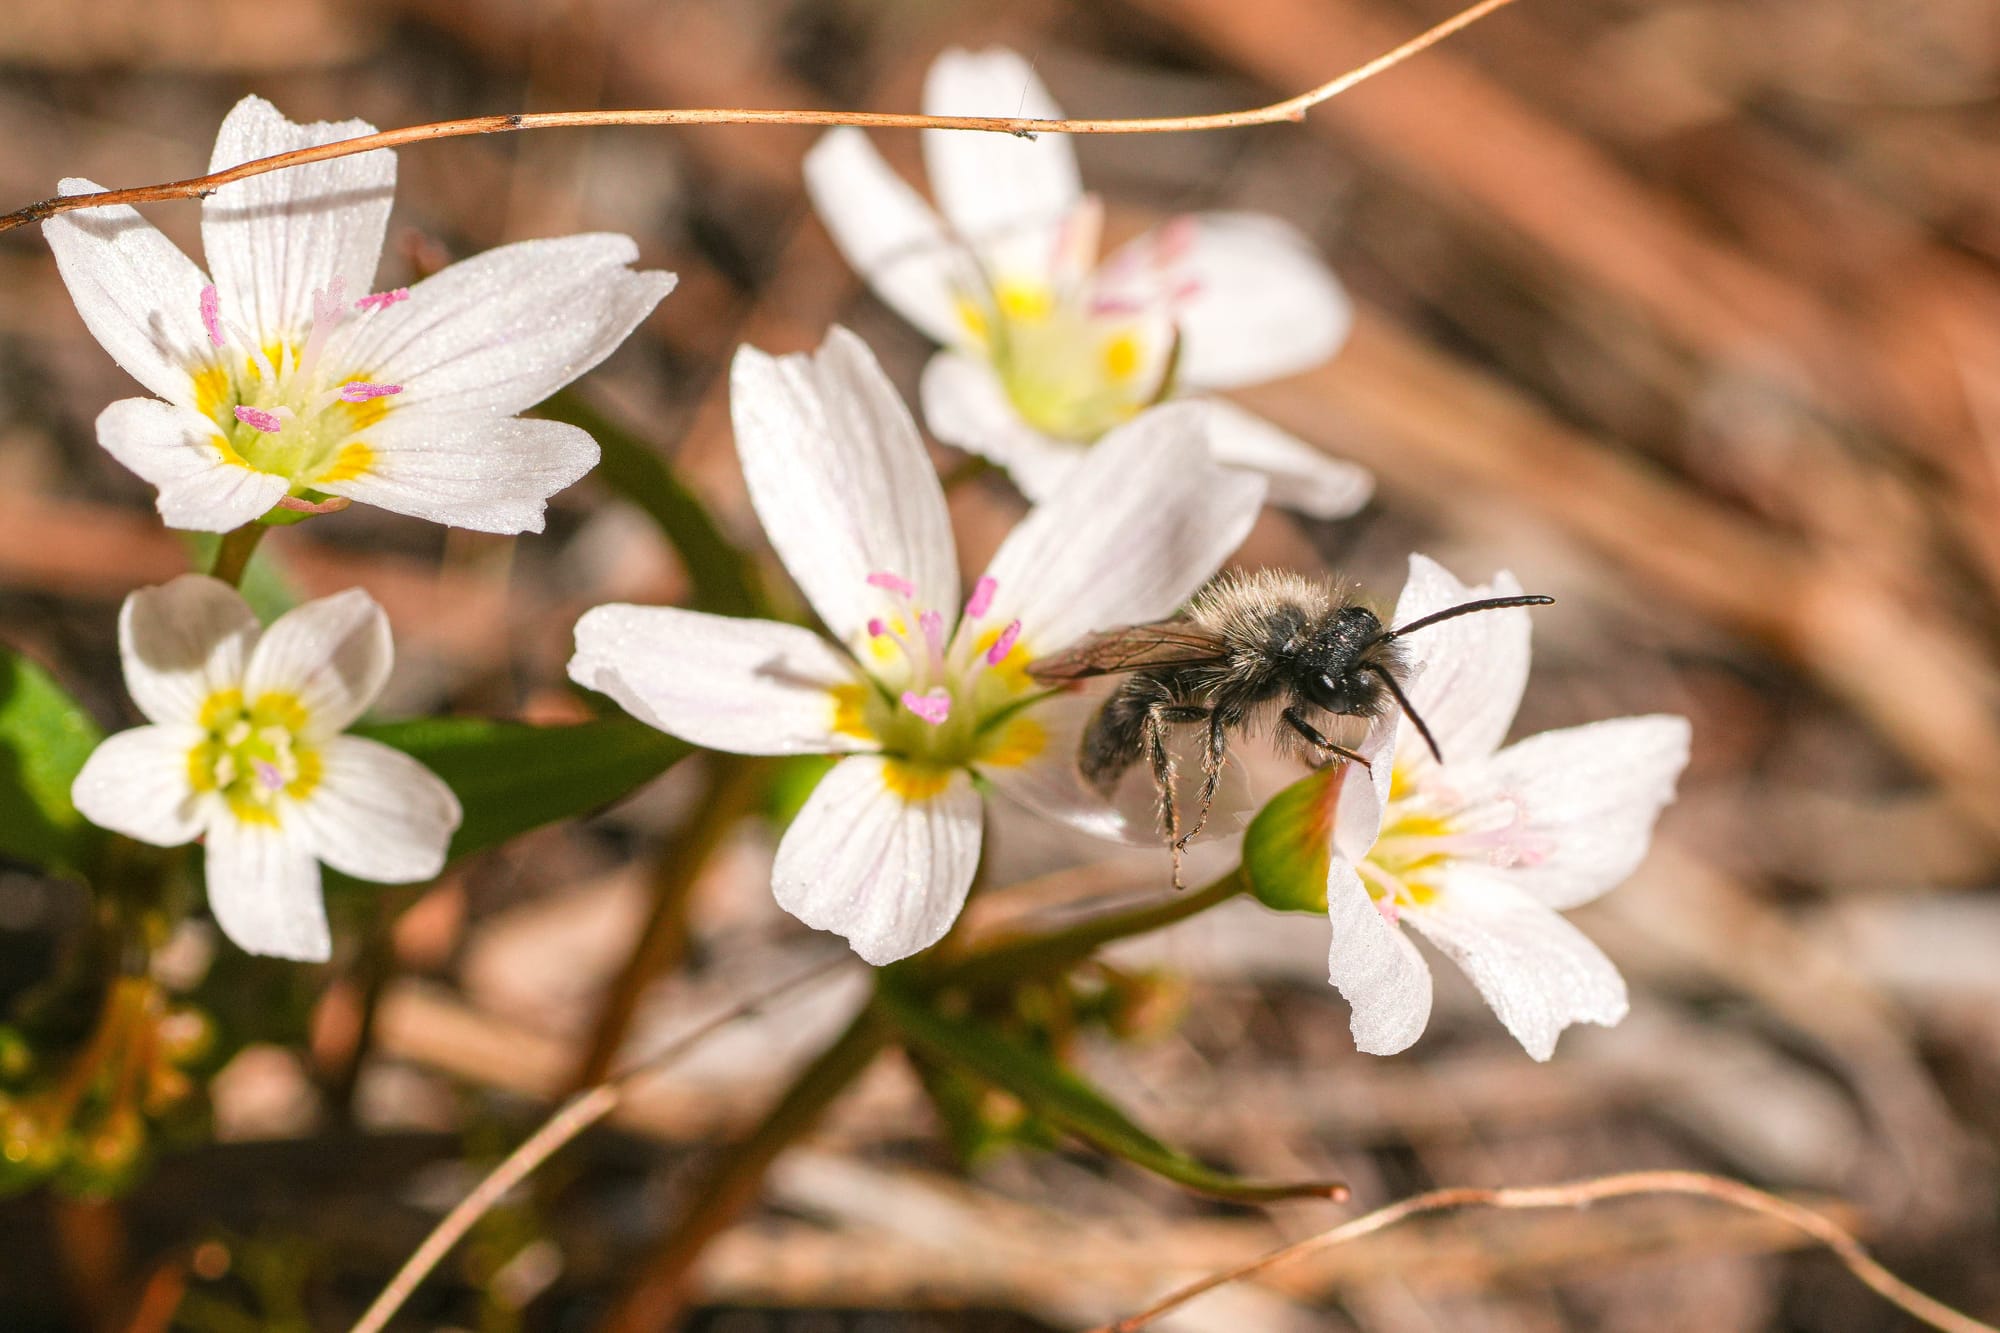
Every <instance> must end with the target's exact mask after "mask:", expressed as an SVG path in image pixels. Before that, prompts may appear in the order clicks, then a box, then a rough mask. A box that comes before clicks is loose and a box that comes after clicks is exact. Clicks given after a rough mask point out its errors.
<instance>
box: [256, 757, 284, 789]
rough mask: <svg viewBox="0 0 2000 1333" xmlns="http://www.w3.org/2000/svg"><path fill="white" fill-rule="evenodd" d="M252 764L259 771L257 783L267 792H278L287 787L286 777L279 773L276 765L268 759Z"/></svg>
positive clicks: (257, 760)
mask: <svg viewBox="0 0 2000 1333" xmlns="http://www.w3.org/2000/svg"><path fill="white" fill-rule="evenodd" d="M251 763H252V765H253V766H254V767H255V768H256V770H257V781H258V783H259V784H261V785H262V786H263V788H264V790H265V791H277V790H278V789H279V788H281V787H283V786H284V785H285V775H284V774H283V773H281V772H279V771H278V766H277V765H276V764H274V763H272V762H270V761H269V760H268V759H255V760H252V761H251Z"/></svg>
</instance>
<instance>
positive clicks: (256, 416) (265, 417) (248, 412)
mask: <svg viewBox="0 0 2000 1333" xmlns="http://www.w3.org/2000/svg"><path fill="white" fill-rule="evenodd" d="M236 419H237V420H238V421H240V422H242V423H243V424H244V425H246V426H248V427H250V428H251V429H252V430H261V431H263V432H264V433H265V434H266V435H276V434H277V433H278V432H279V431H281V430H283V429H284V428H285V423H284V420H283V418H281V417H279V415H278V414H277V413H276V412H266V411H264V410H263V409H262V408H259V407H239V408H237V409H236Z"/></svg>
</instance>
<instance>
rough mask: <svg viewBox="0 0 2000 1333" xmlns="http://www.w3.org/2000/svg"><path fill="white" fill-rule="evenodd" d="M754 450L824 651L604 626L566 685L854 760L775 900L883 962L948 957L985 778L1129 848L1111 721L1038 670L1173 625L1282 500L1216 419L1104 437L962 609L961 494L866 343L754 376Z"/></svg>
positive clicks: (709, 619) (757, 501)
mask: <svg viewBox="0 0 2000 1333" xmlns="http://www.w3.org/2000/svg"><path fill="white" fill-rule="evenodd" d="M731 409H732V413H733V416H734V421H735V428H736V446H737V451H738V453H739V454H740V456H741V458H742V463H743V474H744V480H745V483H746V484H747V486H748V488H749V492H750V499H751V502H752V504H753V505H754V506H755V507H756V510H757V515H758V518H759V519H760V520H761V521H762V522H763V525H764V531H765V533H766V534H767V535H768V536H769V538H770V541H771V544H772V545H773V546H774V547H775V548H776V549H777V552H778V555H779V557H780V558H781V559H782V560H783V561H784V563H785V567H786V568H787V569H788V570H790V571H791V574H792V577H793V578H794V579H795V580H796V581H797V583H798V585H799V587H800V589H801V590H802V591H803V592H804V593H805V595H806V598H807V600H808V601H810V602H811V603H812V606H813V609H814V610H815V611H816V612H818V613H819V618H820V620H821V621H822V622H824V623H825V625H826V627H827V628H828V630H829V631H831V633H832V635H833V641H832V642H829V641H828V640H827V639H825V638H822V637H821V636H820V635H818V634H815V633H813V632H812V631H810V630H806V629H801V628H799V627H797V626H793V625H781V624H776V623H773V622H770V621H761V620H741V619H729V618H725V617H720V616H712V615H705V614H702V613H699V612H695V611H686V610H680V609H677V608H672V607H643V606H622V605H612V606H600V607H597V608H595V609H594V610H592V611H590V612H588V613H586V614H585V615H584V617H583V618H582V620H580V621H579V622H578V624H577V627H576V655H575V656H574V657H573V658H572V659H571V660H570V664H569V672H570V676H571V678H572V679H574V680H576V681H577V682H578V683H579V684H581V685H585V686H588V687H589V688H591V689H595V690H602V691H604V692H605V693H607V694H609V695H610V696H611V697H612V698H614V699H616V700H617V701H618V702H619V703H620V704H621V705H622V706H624V708H625V709H626V710H627V711H629V712H630V713H632V714H633V716H635V717H637V718H639V719H641V720H642V721H645V722H648V723H650V724H652V725H653V726H656V727H659V728H661V729H662V730H664V731H668V732H671V733H673V734H674V735H677V736H680V737H683V738H684V739H687V740H690V741H693V742H694V743H695V744H697V745H704V746H708V747H709V748H711V749H717V750H728V751H733V752H735V753H739V754H839V755H845V756H847V757H846V758H843V759H842V760H841V761H840V763H839V764H837V765H836V766H835V767H834V768H833V770H832V771H831V772H829V773H828V774H827V775H826V777H825V778H824V779H823V780H822V781H821V782H820V784H819V786H818V788H817V789H816V790H815V791H814V792H813V794H812V797H811V798H810V799H809V800H808V801H807V802H806V804H805V807H804V808H803V809H802V810H801V811H800V812H799V814H798V817H797V818H796V819H795V820H794V821H793V823H792V826H791V828H790V829H789V830H788V831H787V832H786V834H785V837H784V841H783V842H782V844H781V845H780V846H779V848H778V856H777V863H776V866H775V867H774V870H773V875H772V888H773V891H774V892H775V893H776V895H777V898H778V901H779V903H780V904H781V905H782V906H783V907H784V908H785V909H786V910H787V911H789V912H791V913H792V914H793V915H795V916H797V917H799V918H800V919H801V920H803V921H805V922H806V923H807V924H808V925H812V926H816V927H818V928H820V929H824V930H831V931H835V932H837V933H839V934H841V935H844V936H845V937H846V938H847V939H848V940H849V942H850V943H852V944H853V946H854V950H855V952H856V953H858V954H860V955H861V956H862V957H863V958H865V959H867V960H868V961H869V962H871V963H878V964H879V963H888V962H893V961H894V960H896V959H898V958H903V957H906V956H908V955H909V954H912V953H915V952H916V951H918V950H919V949H923V948H926V947H928V946H929V945H931V944H934V943H936V942H937V941H938V940H939V939H940V938H942V937H943V935H944V933H945V931H946V930H948V929H949V928H950V926H951V923H952V922H953V920H955V919H956V918H957V916H958V912H959V908H960V907H961V906H962V905H963V904H964V902H965V896H966V893H967V891H968V890H969V889H970V887H971V884H972V876H973V871H974V870H975V868H976V867H977V865H978V861H979V848H980V838H981V825H982V811H981V802H982V797H981V793H980V790H979V788H978V786H977V785H976V784H975V781H974V780H975V778H977V779H979V780H980V781H981V782H983V783H984V784H986V785H988V786H990V787H992V788H995V789H997V790H1000V791H1003V792H1006V793H1007V794H1008V795H1009V796H1012V797H1014V798H1016V799H1018V800H1020V801H1022V802H1023V803H1024V804H1027V805H1029V806H1030V807H1032V808H1034V809H1037V810H1039V811H1041V812H1042V813H1044V814H1048V815H1051V816H1053V817H1056V818H1061V819H1065V820H1068V821H1070V822H1073V823H1076V824H1078V825H1080V826H1084V827H1087V828H1091V829H1094V830H1096V831H1100V832H1110V831H1113V830H1116V829H1117V828H1118V827H1119V826H1120V822H1121V821H1119V819H1118V817H1117V815H1116V814H1115V813H1114V812H1113V811H1111V810H1110V809H1109V808H1108V807H1106V806H1104V805H1103V803H1102V802H1100V801H1098V800H1096V799H1095V798H1093V797H1092V796H1091V795H1090V794H1089V793H1087V792H1086V791H1085V790H1084V789H1083V788H1082V786H1081V785H1080V783H1079V781H1078V778H1077V775H1076V746H1077V738H1078V736H1079V734H1080V732H1081V729H1082V726H1083V725H1084V723H1085V721H1086V720H1087V718H1088V717H1089V715H1090V713H1091V712H1092V711H1093V710H1094V708H1095V706H1096V701H1095V700H1093V699H1091V698H1089V697H1088V696H1085V695H1082V694H1075V693H1068V692H1061V691H1052V690H1048V689H1045V688H1043V687H1041V686H1039V685H1037V684H1036V683H1035V682H1034V681H1033V680H1032V679H1030V678H1029V677H1028V675H1027V673H1026V671H1025V669H1024V668H1025V664H1026V663H1027V662H1028V661H1029V660H1031V659H1032V658H1034V657H1036V656H1038V655H1040V654H1042V653H1045V652H1048V651H1050V650H1052V649H1056V648H1060V647H1063V646H1064V645H1066V644H1068V643H1071V642H1073V641H1075V640H1076V639H1078V638H1081V637H1082V636H1083V635H1084V634H1086V633H1088V632H1089V631H1091V630H1093V629H1097V628H1099V627H1102V626H1106V625H1116V624H1122V623H1126V622H1131V621H1139V620H1147V619H1152V618H1156V617H1159V616H1164V615H1166V614H1168V613H1170V612H1171V611H1173V609H1174V608H1175V607H1177V606H1178V605H1180V603H1181V602H1182V601H1183V600H1185V599H1186V598H1187V597H1188V595H1189V594H1190V593H1192V592H1193V591H1194V590H1195V589H1196V588H1198V587H1199V586H1200V585H1201V584H1202V582H1203V581H1204V580H1205V579H1207V578H1208V576H1209V575H1210V574H1212V573H1214V572H1215V569H1216V567H1217V566H1219V565H1220V564H1221V563H1222V561H1223V559H1224V558H1225V557H1226V556H1227V555H1228V554H1229V553H1230V552H1231V551H1232V550H1234V549H1235V548H1236V546H1237V544H1238V543H1239V542H1240V541H1241V540H1242V539H1243V536H1244V534H1245V533H1246V532H1248V531H1249V528H1250V525H1251V524H1252V523H1253V522H1254V521H1255V519H1256V516H1257V511H1258V508H1259V507H1260V505H1261V504H1262V503H1263V496H1264V482H1263V480H1262V479H1261V478H1259V477H1254V476H1251V475H1249V474H1246V473H1241V472H1230V471H1225V470H1223V469H1220V468H1217V467H1215V466H1214V465H1213V464H1212V463H1210V462H1209V458H1208V444H1207V441H1206V439H1205V438H1204V435H1203V426H1204V423H1205V421H1206V416H1205V414H1204V413H1203V412H1202V411H1201V409H1200V408H1199V407H1196V406H1191V405H1174V406H1168V407H1164V408H1156V409H1154V410H1153V411H1150V412H1147V413H1145V414H1143V415H1141V416H1140V417H1138V418H1136V419H1134V420H1133V421H1131V422H1129V423H1127V424H1126V425H1124V426H1122V427H1120V428H1118V429H1117V430H1115V431H1113V432H1112V433H1111V435H1110V436H1109V437H1108V438H1107V439H1106V440H1105V441H1104V443H1103V444H1101V445H1099V446H1098V447H1097V448H1096V449H1095V450H1093V451H1092V452H1091V454H1090V456H1089V458H1088V460H1087V461H1086V463H1085V464H1084V465H1083V466H1081V467H1079V468H1078V469H1077V470H1076V472H1075V473H1073V474H1072V475H1071V477H1070V479H1069V481H1068V482H1067V483H1066V485H1065V486H1064V487H1063V490H1062V492H1061V493H1060V494H1059V495H1057V496H1056V497H1054V498H1052V499H1051V500H1049V501H1048V502H1047V503H1045V504H1043V505H1040V506H1038V507H1037V508H1036V509H1035V510H1034V511H1033V512H1031V513H1030V514H1029V515H1028V516H1027V518H1025V519H1024V520H1023V521H1022V522H1021V524H1020V525H1019V526H1018V527H1016V528H1015V529H1014V531H1013V532H1012V533H1011V534H1010V535H1009V536H1008V538H1007V540H1006V541H1005V542H1004V543H1003V544H1002V545H1001V547H1000V550H999V552H998V553H997V554H996V555H995V556H994V559H993V563H992V564H991V565H990V566H989V567H988V569H987V571H986V573H985V575H984V576H982V577H981V578H980V579H978V580H977V581H976V582H975V583H974V584H973V585H972V591H971V594H970V596H968V597H967V598H966V599H965V601H964V603H963V605H962V606H961V604H960V601H959V596H960V583H959V573H958V558H957V555H956V552H955V550H954V547H953V544H952V535H951V527H950V522H949V519H948V516H947V514H946V511H945V502H944V492H943V490H942V488H941V487H940V486H939V484H938V479H937V474H936V472H935V471H934V470H933V469H932V466H931V462H930V458H929V456H928V454H927V453H926V452H925V450H924V446H923V442H922V441H921V440H920V439H919V437H918V435H917V430H916V425H915V423H914V422H912V421H911V419H910V415H909V412H908V411H907V410H906V409H905V408H904V406H903V404H902V401H901V400H900V399H899V398H898V397H897V396H896V391H895V389H894V387H893V386H892V385H891V384H890V383H889V380H888V378H887V376H885V375H884V374H883V373H882V369H881V367H880V366H879V365H877V364H876V362H875V358H874V356H873V355H872V354H871V353H870V352H869V351H868V348H867V347H866V345H865V344H863V343H862V342H861V340H860V339H859V338H857V337H855V336H854V335H853V334H851V333H849V332H847V331H846V330H845V329H839V328H836V329H834V330H833V332H832V333H830V334H829V335H828V337H827V340H826V342H825V344H824V345H823V346H822V347H821V348H820V350H819V352H818V353H817V354H816V355H814V356H811V357H807V356H789V357H783V358H778V359H774V358H772V357H769V356H766V355H765V354H764V353H762V352H759V351H757V350H755V349H754V348H748V347H746V348H743V349H742V350H741V351H739V352H738V354H737V358H736V364H735V368H734V371H733V373H732V382H731Z"/></svg>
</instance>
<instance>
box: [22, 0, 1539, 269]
mask: <svg viewBox="0 0 2000 1333" xmlns="http://www.w3.org/2000/svg"><path fill="white" fill-rule="evenodd" d="M1511 3H1512V0H1478V3H1476V4H1473V5H1471V6H1470V7H1468V8H1466V9H1463V10H1461V11H1459V12H1458V13H1457V14H1454V15H1452V16H1451V17H1450V18H1448V19H1446V20H1445V21H1444V22H1442V23H1439V24H1437V25H1436V26H1435V27H1432V28H1428V29H1426V30H1425V31H1423V32H1421V33H1419V34H1417V35H1416V36H1415V37H1412V38H1411V39H1410V40H1409V41H1407V42H1404V43H1403V44H1402V45H1400V46H1398V47H1396V48H1395V49H1394V50H1392V51H1388V52H1385V53H1384V54H1382V55H1380V56H1377V57H1376V58H1375V59H1373V60H1371V61H1369V62H1368V63H1367V64H1365V65H1361V66H1358V67H1357V68H1355V69H1351V70H1349V71H1347V72H1346V73H1345V74H1342V75H1340V76H1339V77H1337V78H1333V79H1329V80H1327V81H1326V82H1325V83H1322V84H1320V85H1319V86H1318V87H1317V88H1313V89H1311V90H1309V91H1307V92H1303V93H1300V94H1299V95H1298V96H1296V97H1288V98H1286V99H1285V100H1283V101H1281V102H1272V103H1271V104H1269V105H1268V106H1260V107H1253V108H1251V109H1249V110H1247V111H1219V112H1215V113H1213V114H1210V115H1205V116H1155V117H1139V118H1130V119H1110V120H1036V119H1034V118H1032V117H1025V116H923V115H914V114H910V113H907V112H881V111H757V110H749V109H745V108H728V109H710V108H703V109H696V110H646V111H534V112H517V113H514V114H512V115H498V116H471V117H468V118H466V119H463V120H441V121H437V122H435V123H432V124H429V125H411V126H407V127H405V128H403V129H399V130H382V131H380V132H378V133H375V134H364V135H360V136H358V137H356V138H352V139H341V140H338V141H336V142H334V143H326V144H317V145H315V146H313V147H311V148H300V149H295V150H293V151H292V152H289V153H279V154H276V155H275V156H272V157H260V158H257V159H256V160H255V161H251V162H245V163H243V164H242V165H240V166H234V167H230V168H229V169H227V170H226V171H216V172H211V173H209V174H208V175H206V176H191V177H189V178H188V179H186V180H178V181H168V182H165V183H163V184H159V185H139V186H134V187H132V188H131V189H126V190H107V191H105V192H103V193H101V194H83V195H63V196H59V197H57V198H54V199H43V200H41V201H39V202H37V203H33V204H29V205H28V206H27V207H26V208H20V209H16V210H15V211H14V212H12V213H7V214H4V215H0V232H5V231H11V230H13V229H14V228H15V227H21V226H26V225H27V224H28V223H30V222H41V221H44V220H46V219H48V218H52V217H54V216H55V215H56V214H58V213H67V212H70V211H71V210H73V209H78V208H102V207H105V206H107V205H111V204H145V203H157V202H159V201H161V200H165V199H191V198H195V197H197V196H206V195H208V194H210V193H212V192H214V191H215V190H217V189H219V188H220V187H222V186H224V185H228V184H230V183H232V182H234V181H240V180H243V179H245V178H247V177H250V176H261V175H263V174H264V173H265V172H268V171H280V170H283V169H284V168H286V167H298V166H304V165H306V164H307V163H309V162H325V161H328V160H330V159H333V158H337V157H350V156H352V155H353V154H355V153H366V152H370V151H372V150H374V149H377V148H400V147H402V146H403V145H405V144H413V143H427V142H429V141H431V140H433V139H455V138H460V137H462V136H465V135H469V134H508V133H511V132H513V131H515V130H551V129H578V128H587V127H596V126H605V125H856V126H860V127H861V128H863V129H878V130H890V129H905V130H908V129H931V130H982V131H985V132H987V133H993V134H1013V135H1019V136H1021V137H1023V138H1033V137H1034V136H1035V135H1037V134H1186V133H1190V132H1194V131H1199V130H1227V129H1240V128H1242V127H1244V126H1249V125H1273V124H1277V123H1278V122H1280V121H1288V120H1292V121H1296V120H1303V119H1305V114H1306V112H1307V111H1308V110H1310V109H1311V108H1313V107H1315V106H1318V105H1319V104H1320V103H1321V102H1324V101H1326V100H1327V99H1329V98H1332V97H1337V96H1339V95H1340V94H1341V93H1344V92H1346V91H1347V90H1348V89H1349V88H1352V87H1354V86H1355V85H1356V84H1359V83H1362V82H1365V81H1366V80H1368V79H1371V78H1373V77H1374V76H1375V75H1377V74H1380V73H1382V72H1383V71H1384V70H1387V69H1391V68H1393V67H1394V66H1396V65H1399V64H1401V63H1402V62H1403V61H1405V60H1407V59H1409V58H1410V57H1411V56H1413V55H1416V54H1417V53H1418V52H1420V51H1422V50H1424V49H1425V48H1427V47H1430V46H1433V45H1435V44H1437V43H1438V42H1441V41H1443V40H1444V39H1445V38H1446V37H1449V36H1451V35H1452V34H1453V33H1455V32H1457V31H1458V30H1459V29H1461V28H1465V27H1468V26H1470V25H1471V24H1473V23H1476V22H1478V21H1479V20H1480V19H1482V18H1484V17H1486V16H1487V15H1488V14H1490V13H1492V12H1493V11H1494V10H1496V9H1500V8H1502V7H1504V6H1506V5H1508V4H1511Z"/></svg>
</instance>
